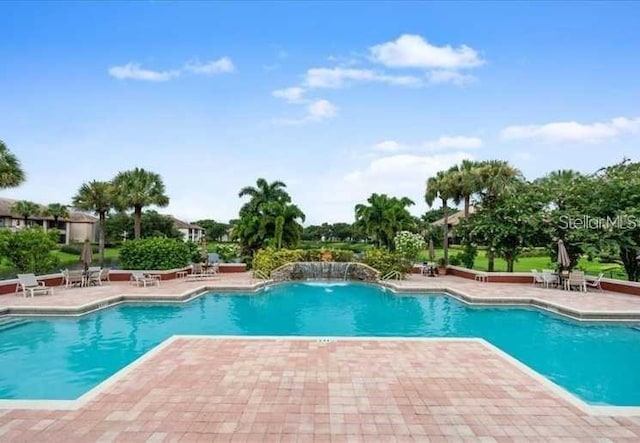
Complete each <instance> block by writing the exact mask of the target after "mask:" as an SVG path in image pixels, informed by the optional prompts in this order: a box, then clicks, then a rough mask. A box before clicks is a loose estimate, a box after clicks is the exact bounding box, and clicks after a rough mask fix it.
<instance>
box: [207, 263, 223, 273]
mask: <svg viewBox="0 0 640 443" xmlns="http://www.w3.org/2000/svg"><path fill="white" fill-rule="evenodd" d="M219 272H220V263H219V262H214V263H210V264H209V265H208V266H207V267H206V268H205V269H204V273H205V274H207V275H216V274H217V273H219Z"/></svg>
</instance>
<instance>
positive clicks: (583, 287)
mask: <svg viewBox="0 0 640 443" xmlns="http://www.w3.org/2000/svg"><path fill="white" fill-rule="evenodd" d="M574 287H577V288H578V290H580V291H584V292H587V279H586V278H585V276H584V272H583V271H573V272H570V273H569V278H567V279H566V280H565V281H564V288H565V289H566V290H567V291H570V290H571V288H574Z"/></svg>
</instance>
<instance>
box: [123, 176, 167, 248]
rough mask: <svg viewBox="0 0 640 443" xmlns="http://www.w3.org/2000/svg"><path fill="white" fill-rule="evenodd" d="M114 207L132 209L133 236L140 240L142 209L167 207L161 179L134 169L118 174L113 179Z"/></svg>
mask: <svg viewBox="0 0 640 443" xmlns="http://www.w3.org/2000/svg"><path fill="white" fill-rule="evenodd" d="M113 186H114V191H115V195H116V200H117V201H116V206H120V207H122V208H127V209H133V235H134V237H135V238H136V239H139V238H140V232H141V221H142V208H144V207H145V206H150V205H156V206H160V207H161V208H163V207H165V206H168V205H169V197H168V196H167V195H166V194H165V192H166V191H165V187H164V183H163V181H162V177H160V175H159V174H156V173H155V172H151V171H146V170H144V169H142V168H135V169H132V170H131V171H124V172H120V173H118V175H116V177H115V178H114V179H113Z"/></svg>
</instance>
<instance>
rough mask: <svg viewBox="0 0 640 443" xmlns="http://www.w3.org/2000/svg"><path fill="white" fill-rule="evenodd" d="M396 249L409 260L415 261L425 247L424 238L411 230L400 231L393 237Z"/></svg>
mask: <svg viewBox="0 0 640 443" xmlns="http://www.w3.org/2000/svg"><path fill="white" fill-rule="evenodd" d="M393 242H394V243H395V245H396V251H397V252H398V254H400V256H402V257H403V258H405V259H407V260H411V261H414V260H415V259H416V258H417V257H418V254H419V253H420V251H421V250H423V249H424V248H425V243H424V239H423V238H422V236H420V235H419V234H414V233H413V232H409V231H400V232H398V233H397V234H396V236H395V237H394V239H393Z"/></svg>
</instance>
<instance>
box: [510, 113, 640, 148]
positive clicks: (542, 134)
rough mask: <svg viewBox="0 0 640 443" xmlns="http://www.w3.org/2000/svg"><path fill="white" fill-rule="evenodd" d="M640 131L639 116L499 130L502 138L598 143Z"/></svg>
mask: <svg viewBox="0 0 640 443" xmlns="http://www.w3.org/2000/svg"><path fill="white" fill-rule="evenodd" d="M636 132H640V117H636V118H626V117H617V118H614V119H611V120H610V121H608V122H604V123H602V122H596V123H591V124H583V123H578V122H575V121H568V122H553V123H547V124H544V125H528V126H509V127H506V128H504V129H503V130H502V131H501V132H500V136H501V138H502V139H504V140H518V139H539V140H542V141H546V142H569V143H571V142H573V143H580V142H581V143H599V142H602V141H604V140H607V139H611V138H615V137H617V136H619V135H623V134H625V133H636Z"/></svg>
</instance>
